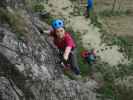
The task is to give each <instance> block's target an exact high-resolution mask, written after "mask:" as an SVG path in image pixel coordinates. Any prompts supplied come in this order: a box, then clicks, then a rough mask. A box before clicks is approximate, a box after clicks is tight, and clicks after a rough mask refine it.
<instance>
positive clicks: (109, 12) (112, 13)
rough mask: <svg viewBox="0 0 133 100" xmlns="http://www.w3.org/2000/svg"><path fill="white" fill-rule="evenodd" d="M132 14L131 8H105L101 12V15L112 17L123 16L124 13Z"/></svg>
mask: <svg viewBox="0 0 133 100" xmlns="http://www.w3.org/2000/svg"><path fill="white" fill-rule="evenodd" d="M130 14H132V12H131V10H129V9H127V10H126V11H118V10H116V11H112V10H104V11H102V12H100V13H99V15H100V16H101V17H111V16H122V15H130Z"/></svg>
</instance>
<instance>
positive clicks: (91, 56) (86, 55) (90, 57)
mask: <svg viewBox="0 0 133 100" xmlns="http://www.w3.org/2000/svg"><path fill="white" fill-rule="evenodd" d="M80 55H81V57H82V58H83V59H84V61H85V62H87V63H88V64H91V65H92V64H94V63H95V61H96V50H91V51H88V50H83V51H82V52H81V53H80Z"/></svg>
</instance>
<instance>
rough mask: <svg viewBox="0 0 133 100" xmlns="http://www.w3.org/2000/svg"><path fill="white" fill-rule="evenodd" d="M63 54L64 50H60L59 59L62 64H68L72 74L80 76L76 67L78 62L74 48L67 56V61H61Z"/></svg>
mask: <svg viewBox="0 0 133 100" xmlns="http://www.w3.org/2000/svg"><path fill="white" fill-rule="evenodd" d="M63 54H64V50H61V59H62V60H63V61H64V63H67V64H70V67H71V69H72V70H73V71H74V73H75V74H76V75H79V74H80V69H79V66H78V61H77V50H76V48H74V49H73V50H72V51H71V52H70V54H69V58H68V60H67V61H65V60H64V59H63Z"/></svg>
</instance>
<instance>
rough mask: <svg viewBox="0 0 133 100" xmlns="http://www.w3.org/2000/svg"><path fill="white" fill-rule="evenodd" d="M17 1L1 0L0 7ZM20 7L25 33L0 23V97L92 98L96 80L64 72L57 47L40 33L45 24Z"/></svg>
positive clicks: (18, 0)
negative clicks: (70, 77)
mask: <svg viewBox="0 0 133 100" xmlns="http://www.w3.org/2000/svg"><path fill="white" fill-rule="evenodd" d="M20 3H21V4H22V5H21V6H23V5H24V4H23V0H2V1H1V4H0V8H2V7H5V8H7V7H10V8H12V10H14V8H15V7H19V5H20ZM24 11H25V12H26V13H25V14H23V18H24V19H27V21H25V23H26V25H27V26H28V27H26V26H25V28H24V29H25V30H26V31H25V32H27V33H25V34H26V35H25V36H21V38H18V34H19V33H17V32H14V31H11V29H10V28H11V27H10V25H9V26H8V28H7V27H4V26H0V100H96V94H95V93H94V92H92V90H93V89H95V88H96V85H97V84H96V82H94V81H93V82H91V81H89V82H87V81H86V82H83V81H81V80H78V81H76V80H71V79H69V78H68V77H67V76H65V75H64V74H63V71H62V69H61V67H60V64H59V61H60V59H59V58H58V50H57V49H56V48H54V47H53V44H52V42H51V41H50V38H48V36H47V35H46V34H45V33H43V29H44V28H46V27H48V26H47V24H46V23H44V22H42V21H40V20H39V18H37V17H34V16H32V14H29V13H28V12H27V11H26V10H24ZM7 13H8V12H7ZM0 22H1V21H0ZM7 24H9V23H7ZM0 25H2V23H0Z"/></svg>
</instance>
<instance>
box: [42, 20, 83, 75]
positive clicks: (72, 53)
mask: <svg viewBox="0 0 133 100" xmlns="http://www.w3.org/2000/svg"><path fill="white" fill-rule="evenodd" d="M51 26H52V30H50V31H47V32H49V33H50V36H52V37H53V42H54V44H55V45H56V46H57V47H58V49H59V51H60V55H61V59H62V61H63V63H64V64H65V65H66V67H70V69H72V71H74V73H75V74H76V75H80V69H79V66H78V63H77V57H76V44H75V43H74V40H73V38H72V37H71V35H70V33H68V32H66V31H65V29H64V22H63V21H62V20H60V19H56V20H54V21H53V22H52V25H51ZM45 32H46V31H45ZM68 64H70V66H67V65H68Z"/></svg>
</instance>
